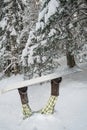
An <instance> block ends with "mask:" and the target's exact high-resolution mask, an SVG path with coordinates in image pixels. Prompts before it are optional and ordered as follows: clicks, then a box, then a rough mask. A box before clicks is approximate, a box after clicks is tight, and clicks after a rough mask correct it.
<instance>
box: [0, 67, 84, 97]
mask: <svg viewBox="0 0 87 130" xmlns="http://www.w3.org/2000/svg"><path fill="white" fill-rule="evenodd" d="M81 71H82V69H80V68H79V67H77V66H75V67H73V68H68V67H64V68H61V69H59V70H57V71H56V72H55V73H52V74H48V75H44V76H41V77H36V78H33V79H30V80H24V81H20V82H16V83H14V84H11V85H7V86H5V87H4V88H3V89H1V90H0V95H1V94H3V93H6V92H8V91H12V90H15V89H18V88H22V87H26V86H27V87H29V86H32V85H35V84H39V83H44V82H48V81H51V80H52V79H56V78H58V77H64V76H67V75H69V74H72V73H76V72H81Z"/></svg>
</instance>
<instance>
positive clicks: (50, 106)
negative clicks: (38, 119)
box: [40, 77, 62, 114]
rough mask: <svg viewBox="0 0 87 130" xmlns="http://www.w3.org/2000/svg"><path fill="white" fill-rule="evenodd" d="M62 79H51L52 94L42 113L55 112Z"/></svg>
mask: <svg viewBox="0 0 87 130" xmlns="http://www.w3.org/2000/svg"><path fill="white" fill-rule="evenodd" d="M61 81H62V77H59V78H56V79H53V80H51V96H50V98H49V100H48V102H47V104H46V106H45V107H44V108H43V109H42V110H41V111H40V113H41V114H53V113H54V107H55V105H56V102H57V98H58V96H59V84H60V82H61Z"/></svg>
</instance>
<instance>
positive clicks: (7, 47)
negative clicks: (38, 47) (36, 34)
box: [0, 0, 24, 75]
mask: <svg viewBox="0 0 87 130" xmlns="http://www.w3.org/2000/svg"><path fill="white" fill-rule="evenodd" d="M1 5H2V6H1V12H0V14H1V17H0V30H1V33H0V60H1V62H0V66H1V68H2V69H1V71H3V70H6V68H8V69H7V70H6V71H5V73H7V75H10V74H11V73H12V71H13V72H14V73H17V71H19V66H20V56H21V53H22V49H23V46H24V45H23V44H21V39H22V36H21V35H22V34H23V32H22V31H23V29H24V25H23V15H24V4H23V3H22V1H21V0H14V1H13V0H8V1H7V0H2V1H1ZM8 66H9V67H8Z"/></svg>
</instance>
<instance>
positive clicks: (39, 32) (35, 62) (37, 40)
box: [24, 0, 61, 76]
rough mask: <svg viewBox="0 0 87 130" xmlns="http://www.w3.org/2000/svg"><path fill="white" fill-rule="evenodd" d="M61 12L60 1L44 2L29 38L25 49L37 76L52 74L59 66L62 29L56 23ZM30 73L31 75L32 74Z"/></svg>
mask: <svg viewBox="0 0 87 130" xmlns="http://www.w3.org/2000/svg"><path fill="white" fill-rule="evenodd" d="M59 10H60V2H59V0H44V1H42V5H41V10H40V13H39V17H38V22H37V23H36V29H35V30H34V31H33V33H32V34H33V35H32V36H29V40H28V42H27V44H26V47H25V48H26V49H25V50H27V54H28V55H27V58H28V65H29V67H30V71H31V70H32V73H34V74H35V75H38V76H41V75H42V74H46V73H50V72H52V71H53V70H54V68H57V67H58V65H59V64H58V62H56V61H57V58H58V57H59V55H61V54H60V51H59V48H61V47H60V46H59V44H58V42H57V35H58V36H59V34H60V29H59V28H58V26H59V25H58V24H57V23H56V20H57V19H56V16H57V13H59ZM24 52H25V51H24ZM24 54H25V53H24ZM31 59H32V60H31ZM30 71H29V73H31V72H30Z"/></svg>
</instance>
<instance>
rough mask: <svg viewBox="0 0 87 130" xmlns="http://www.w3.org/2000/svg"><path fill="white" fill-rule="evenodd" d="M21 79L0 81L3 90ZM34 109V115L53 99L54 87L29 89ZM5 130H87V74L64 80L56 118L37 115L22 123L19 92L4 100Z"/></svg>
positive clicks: (0, 102)
mask: <svg viewBox="0 0 87 130" xmlns="http://www.w3.org/2000/svg"><path fill="white" fill-rule="evenodd" d="M20 80H21V81H22V80H23V76H20V75H17V76H12V77H10V78H7V79H3V80H2V81H0V86H3V84H7V83H10V84H11V85H13V84H14V82H16V81H20ZM28 96H29V102H30V106H31V108H32V110H33V111H37V110H39V109H41V108H42V107H43V106H44V105H45V104H46V102H47V100H48V98H49V96H50V83H49V82H48V83H44V84H42V85H35V86H31V87H29V88H28ZM0 129H1V130H44V129H45V130H53V129H54V130H86V129H87V70H85V71H82V72H78V73H73V74H71V75H69V76H66V77H64V78H63V81H62V83H61V84H60V95H59V98H58V101H57V104H56V106H55V113H54V114H53V115H42V114H40V113H35V114H33V115H32V116H31V117H30V118H27V119H26V120H22V110H21V102H20V97H19V94H18V91H17V90H14V91H11V92H8V93H6V94H3V95H2V96H1V97H0Z"/></svg>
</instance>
